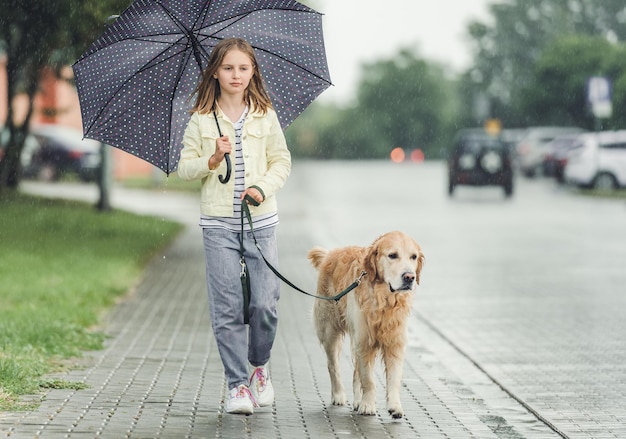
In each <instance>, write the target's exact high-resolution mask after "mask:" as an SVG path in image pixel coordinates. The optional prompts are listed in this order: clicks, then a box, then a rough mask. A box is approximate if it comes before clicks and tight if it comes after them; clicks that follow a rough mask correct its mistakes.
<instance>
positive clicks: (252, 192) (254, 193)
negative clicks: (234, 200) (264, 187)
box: [241, 186, 264, 206]
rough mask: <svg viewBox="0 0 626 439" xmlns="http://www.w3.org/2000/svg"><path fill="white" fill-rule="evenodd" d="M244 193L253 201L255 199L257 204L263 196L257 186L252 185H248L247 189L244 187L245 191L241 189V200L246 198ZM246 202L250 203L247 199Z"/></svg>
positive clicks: (261, 200)
mask: <svg viewBox="0 0 626 439" xmlns="http://www.w3.org/2000/svg"><path fill="white" fill-rule="evenodd" d="M246 195H249V196H250V198H252V199H253V200H254V201H256V202H257V203H258V204H257V206H258V205H259V204H261V203H262V202H263V200H264V198H263V194H262V193H261V191H259V190H258V189H257V188H255V187H254V186H252V187H249V188H248V189H246V190H245V191H243V193H242V194H241V201H244V198H246ZM246 202H247V203H248V204H250V203H249V202H248V201H247V200H246Z"/></svg>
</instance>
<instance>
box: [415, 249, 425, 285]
mask: <svg viewBox="0 0 626 439" xmlns="http://www.w3.org/2000/svg"><path fill="white" fill-rule="evenodd" d="M418 249H419V247H418ZM418 255H419V256H418V257H417V269H416V270H415V282H416V283H417V284H418V285H419V284H420V273H421V272H422V267H423V266H424V253H422V250H421V249H419V250H418Z"/></svg>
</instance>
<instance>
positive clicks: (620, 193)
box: [576, 189, 626, 200]
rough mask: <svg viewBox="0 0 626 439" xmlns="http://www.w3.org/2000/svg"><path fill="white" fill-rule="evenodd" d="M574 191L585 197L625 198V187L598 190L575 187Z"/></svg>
mask: <svg viewBox="0 0 626 439" xmlns="http://www.w3.org/2000/svg"><path fill="white" fill-rule="evenodd" d="M576 193H579V194H580V195H584V196H586V197H595V198H613V199H616V200H626V189H614V190H599V189H576Z"/></svg>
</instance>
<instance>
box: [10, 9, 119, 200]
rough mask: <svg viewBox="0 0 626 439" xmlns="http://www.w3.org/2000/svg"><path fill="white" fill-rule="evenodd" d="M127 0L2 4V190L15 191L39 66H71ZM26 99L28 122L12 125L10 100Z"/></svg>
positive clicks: (39, 70) (12, 112) (14, 122)
mask: <svg viewBox="0 0 626 439" xmlns="http://www.w3.org/2000/svg"><path fill="white" fill-rule="evenodd" d="M128 4H129V1H128V0H87V1H83V0H47V1H45V2H39V3H38V4H37V6H36V7H33V6H32V4H31V2H28V1H26V0H0V17H2V20H3V25H2V26H1V27H0V41H1V42H2V43H3V45H4V47H5V51H6V56H7V76H8V98H9V99H8V105H9V107H8V112H7V113H8V115H7V120H6V122H5V124H6V127H7V129H8V132H9V138H8V141H7V144H6V147H5V154H4V158H3V160H2V161H1V162H0V191H1V190H2V188H5V187H8V188H13V189H14V188H16V187H17V186H18V184H19V179H20V172H21V170H20V160H19V158H20V154H21V152H22V148H23V146H24V140H25V139H26V134H27V133H28V125H29V122H30V118H31V116H32V111H33V108H32V103H33V98H34V96H35V93H36V92H37V87H38V84H39V77H40V74H41V71H42V69H43V67H45V66H48V65H56V66H59V65H61V64H67V63H71V62H72V61H73V60H74V59H76V57H77V56H78V55H79V54H80V53H81V52H83V51H84V50H85V49H86V47H87V46H88V45H89V44H90V42H91V41H92V40H93V39H95V38H96V36H97V35H99V34H100V33H101V32H102V31H103V26H104V23H105V20H106V18H107V17H108V16H110V15H112V14H118V13H120V12H121V11H122V10H123V9H124V8H125V7H126V6H128ZM21 93H24V94H25V95H26V96H27V98H28V110H27V114H26V118H25V119H24V120H21V121H16V120H14V115H15V112H14V108H13V105H12V104H13V99H14V97H15V96H16V95H18V94H21Z"/></svg>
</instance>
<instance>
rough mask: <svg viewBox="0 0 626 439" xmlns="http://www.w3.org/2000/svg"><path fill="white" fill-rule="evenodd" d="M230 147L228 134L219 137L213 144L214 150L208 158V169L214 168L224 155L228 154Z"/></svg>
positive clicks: (231, 147)
mask: <svg viewBox="0 0 626 439" xmlns="http://www.w3.org/2000/svg"><path fill="white" fill-rule="evenodd" d="M232 149H233V146H232V145H231V144H230V140H229V139H228V136H222V137H219V138H218V139H217V142H216V144H215V152H214V153H213V155H212V156H211V157H210V158H209V169H210V170H213V169H216V168H217V167H218V165H219V164H220V163H222V160H224V155H226V154H230V153H231V151H232Z"/></svg>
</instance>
